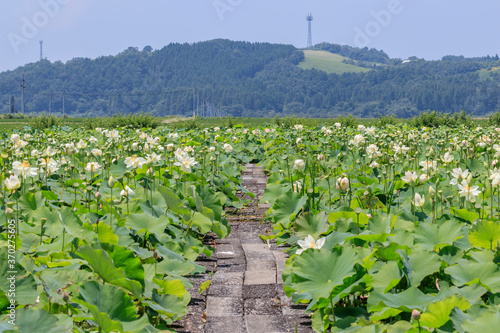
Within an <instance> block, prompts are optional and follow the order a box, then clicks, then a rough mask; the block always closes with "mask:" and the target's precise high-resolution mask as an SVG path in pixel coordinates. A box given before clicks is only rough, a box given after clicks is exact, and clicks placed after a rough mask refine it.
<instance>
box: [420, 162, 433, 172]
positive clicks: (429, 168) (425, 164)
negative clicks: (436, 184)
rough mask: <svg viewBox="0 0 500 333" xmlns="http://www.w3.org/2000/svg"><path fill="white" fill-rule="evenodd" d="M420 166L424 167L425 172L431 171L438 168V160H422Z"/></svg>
mask: <svg viewBox="0 0 500 333" xmlns="http://www.w3.org/2000/svg"><path fill="white" fill-rule="evenodd" d="M420 166H421V167H422V168H423V169H424V172H425V173H429V171H433V170H437V162H436V161H422V162H420Z"/></svg>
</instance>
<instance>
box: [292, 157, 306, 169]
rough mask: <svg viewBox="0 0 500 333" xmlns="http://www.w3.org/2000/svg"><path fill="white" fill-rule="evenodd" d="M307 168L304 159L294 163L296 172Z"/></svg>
mask: <svg viewBox="0 0 500 333" xmlns="http://www.w3.org/2000/svg"><path fill="white" fill-rule="evenodd" d="M305 166H306V162H304V160H303V159H300V158H299V159H296V160H295V162H293V167H294V169H296V170H300V169H303V168H304V167H305Z"/></svg>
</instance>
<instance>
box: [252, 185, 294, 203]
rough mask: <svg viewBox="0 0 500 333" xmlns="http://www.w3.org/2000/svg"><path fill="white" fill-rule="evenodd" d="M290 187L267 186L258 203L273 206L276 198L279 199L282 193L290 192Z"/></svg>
mask: <svg viewBox="0 0 500 333" xmlns="http://www.w3.org/2000/svg"><path fill="white" fill-rule="evenodd" d="M290 187H291V186H290V184H285V185H283V184H268V185H267V186H266V189H265V190H264V194H263V196H262V199H261V200H260V201H261V202H262V203H268V204H270V205H274V202H275V201H276V199H278V197H280V196H281V195H283V194H284V193H286V192H288V191H289V190H290Z"/></svg>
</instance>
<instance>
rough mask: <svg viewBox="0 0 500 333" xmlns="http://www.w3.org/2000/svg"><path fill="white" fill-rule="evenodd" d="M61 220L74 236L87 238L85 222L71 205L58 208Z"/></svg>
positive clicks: (68, 231)
mask: <svg viewBox="0 0 500 333" xmlns="http://www.w3.org/2000/svg"><path fill="white" fill-rule="evenodd" d="M58 215H59V221H61V223H62V224H63V225H64V230H65V231H66V232H67V233H68V234H70V235H71V236H73V237H77V238H85V233H84V232H83V223H82V221H80V218H79V217H78V216H77V215H76V214H75V211H74V210H73V209H71V208H70V207H61V208H59V209H58Z"/></svg>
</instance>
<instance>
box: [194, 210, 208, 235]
mask: <svg viewBox="0 0 500 333" xmlns="http://www.w3.org/2000/svg"><path fill="white" fill-rule="evenodd" d="M191 221H192V222H193V224H194V225H195V226H197V227H198V229H199V230H200V233H202V234H206V233H208V232H210V230H212V226H213V222H212V220H211V219H209V218H208V217H206V216H205V215H203V214H201V213H198V212H194V214H193V217H192V218H191Z"/></svg>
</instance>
